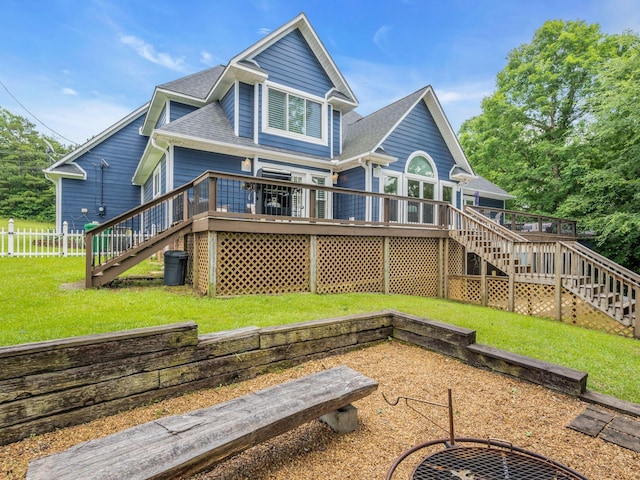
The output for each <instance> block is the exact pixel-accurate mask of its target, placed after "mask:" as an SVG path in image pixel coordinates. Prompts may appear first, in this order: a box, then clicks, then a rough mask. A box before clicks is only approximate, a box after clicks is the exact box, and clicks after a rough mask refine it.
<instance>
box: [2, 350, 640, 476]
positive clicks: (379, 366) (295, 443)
mask: <svg viewBox="0 0 640 480" xmlns="http://www.w3.org/2000/svg"><path fill="white" fill-rule="evenodd" d="M343 364H346V365H348V366H350V367H351V368H353V369H355V370H357V371H359V372H361V373H363V374H365V375H368V376H370V377H371V378H374V379H375V380H377V381H378V382H379V388H378V391H377V392H374V393H373V394H372V395H370V396H368V397H366V398H364V399H362V400H360V401H358V402H356V403H355V406H356V407H357V408H358V416H359V422H360V423H359V426H358V429H357V430H356V431H355V432H352V433H349V434H346V435H336V434H334V433H333V432H332V431H331V430H330V429H329V427H327V426H326V425H324V424H322V423H321V422H319V421H313V422H311V423H308V424H306V425H303V426H301V427H299V428H297V429H295V430H292V431H290V432H288V433H286V434H284V435H281V436H279V437H277V438H275V439H273V440H271V441H269V442H265V443H263V444H261V445H258V446H256V447H253V448H251V449H249V450H246V451H245V452H243V453H241V454H239V455H236V456H234V457H232V458H230V459H228V460H226V461H224V462H221V463H219V464H218V465H216V466H215V467H214V468H213V469H212V470H210V471H208V472H203V473H200V474H198V475H196V476H195V477H192V480H214V479H216V480H222V479H224V480H240V479H251V480H260V479H270V480H290V479H294V478H295V479H297V480H317V479H324V480H332V479H365V480H366V479H384V478H385V475H386V472H387V470H388V469H389V467H390V466H391V464H392V463H393V461H394V460H395V458H397V457H398V456H399V455H400V454H401V453H402V452H403V451H405V450H406V449H408V448H409V447H411V446H413V445H415V444H417V443H421V442H424V441H427V440H432V439H436V438H444V437H447V435H448V434H447V431H446V428H447V425H448V422H447V414H446V410H445V409H443V408H439V407H431V406H426V405H417V406H416V408H417V409H418V410H419V411H420V413H421V414H422V415H425V416H427V417H428V419H426V418H424V417H423V416H422V415H420V414H418V413H416V412H415V411H414V410H412V409H410V408H408V407H407V406H406V405H405V404H404V403H403V402H401V403H400V404H398V405H397V406H394V407H392V406H390V405H388V404H387V403H386V402H385V400H384V399H383V398H382V395H381V392H384V394H385V395H386V396H387V398H389V399H395V398H397V397H398V396H409V397H413V398H420V399H424V400H427V401H433V402H438V403H446V398H447V389H448V388H451V389H452V391H453V402H454V410H455V429H456V436H459V437H463V436H464V437H477V438H493V439H501V440H505V441H508V442H511V443H512V444H513V445H516V446H519V447H522V448H526V449H528V450H532V451H534V452H536V453H539V454H542V455H545V456H548V457H550V458H552V459H554V460H556V461H558V462H560V463H563V464H565V465H567V466H569V467H571V468H573V469H575V470H577V471H579V472H580V473H582V474H583V475H585V476H587V477H589V479H590V480H611V479H616V480H626V479H628V480H632V479H638V478H640V473H639V466H640V454H638V453H634V452H632V451H630V450H627V449H624V448H621V447H618V446H615V445H613V444H610V443H607V442H604V441H603V440H601V439H598V438H591V437H589V436H587V435H584V434H581V433H578V432H575V431H573V430H571V429H568V428H566V426H567V425H568V424H569V422H570V421H571V420H573V418H575V417H576V416H577V415H578V414H580V413H581V412H582V411H583V410H584V409H585V408H586V406H587V405H586V404H585V403H583V402H581V401H579V400H577V399H575V398H573V397H569V396H566V395H562V394H559V393H556V392H552V391H550V390H547V389H545V388H543V387H540V386H537V385H532V384H529V383H525V382H522V381H519V380H516V379H512V378H509V377H506V376H503V375H500V374H496V373H491V372H487V371H483V370H479V369H476V368H474V367H470V366H468V365H465V364H463V363H461V362H458V361H456V360H453V359H450V358H447V357H444V356H442V355H439V354H436V353H433V352H429V351H426V350H424V349H421V348H418V347H414V346H409V345H404V344H402V343H400V342H397V341H393V342H388V343H384V344H381V345H378V346H375V347H371V348H367V349H363V350H358V351H354V352H351V353H348V354H345V355H340V356H335V357H328V358H325V359H322V360H318V361H312V362H308V363H305V364H302V365H299V366H297V367H294V368H290V369H287V370H283V371H278V372H274V373H269V374H265V375H261V376H259V377H257V378H255V379H252V380H248V381H245V382H242V383H238V384H233V385H229V386H223V387H219V388H215V389H210V390H204V391H201V392H196V393H191V394H186V395H184V396H182V397H179V398H175V399H171V400H166V401H162V402H158V403H154V404H151V405H147V406H145V407H141V408H137V409H132V410H130V411H127V412H123V413H121V414H118V415H114V416H111V417H106V418H103V419H99V420H96V421H93V422H90V423H87V424H83V425H79V426H76V427H70V428H66V429H62V430H58V431H56V432H52V433H49V434H43V435H38V436H34V437H32V438H28V439H25V440H23V441H21V442H17V443H13V444H10V445H6V446H3V447H0V478H11V479H18V478H24V476H25V473H26V469H27V465H28V462H29V461H30V460H32V459H34V458H37V457H41V456H43V455H47V454H51V453H54V452H57V451H61V450H64V449H66V448H69V447H70V446H72V445H75V444H77V443H79V442H82V441H86V440H90V439H92V438H97V437H100V436H104V435H107V434H110V433H114V432H117V431H119V430H122V429H125V428H128V427H131V426H133V425H136V424H139V423H144V422H148V421H150V420H153V419H155V418H159V417H161V416H166V415H174V414H178V413H184V412H187V411H189V410H194V409H197V408H202V407H206V406H210V405H213V404H215V403H219V402H222V401H225V400H228V399H230V398H233V397H237V396H241V395H244V394H246V393H249V392H252V391H255V390H258V389H261V388H265V387H267V386H271V385H275V384H277V383H281V382H284V381H286V380H289V379H292V378H297V377H299V376H302V375H307V374H310V373H314V372H317V371H320V370H322V369H324V368H331V367H334V366H337V365H343ZM433 422H435V423H436V424H438V425H441V426H442V427H445V430H443V429H441V428H439V427H438V426H436V425H434V423H433ZM411 460H412V461H413V463H414V464H415V462H416V461H417V459H416V460H413V459H411ZM400 473H402V475H403V476H399V475H397V476H396V477H397V478H407V476H406V473H405V470H403V471H402V472H400ZM396 477H394V478H396Z"/></svg>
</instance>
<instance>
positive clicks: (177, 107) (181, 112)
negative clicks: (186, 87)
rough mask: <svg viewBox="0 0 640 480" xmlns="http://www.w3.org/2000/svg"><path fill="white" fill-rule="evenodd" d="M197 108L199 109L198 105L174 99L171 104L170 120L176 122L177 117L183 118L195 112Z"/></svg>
mask: <svg viewBox="0 0 640 480" xmlns="http://www.w3.org/2000/svg"><path fill="white" fill-rule="evenodd" d="M196 110H198V107H193V106H191V105H185V104H184V103H177V102H173V101H172V102H170V105H169V121H170V122H175V121H176V120H177V119H179V118H182V117H184V116H185V115H187V114H189V113H191V112H195V111H196Z"/></svg>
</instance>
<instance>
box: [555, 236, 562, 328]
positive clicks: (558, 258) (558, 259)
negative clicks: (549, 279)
mask: <svg viewBox="0 0 640 480" xmlns="http://www.w3.org/2000/svg"><path fill="white" fill-rule="evenodd" d="M554 267H555V272H554V273H555V281H556V292H555V293H556V294H555V300H556V320H558V321H561V320H562V252H561V249H560V243H558V242H556V244H555V266H554Z"/></svg>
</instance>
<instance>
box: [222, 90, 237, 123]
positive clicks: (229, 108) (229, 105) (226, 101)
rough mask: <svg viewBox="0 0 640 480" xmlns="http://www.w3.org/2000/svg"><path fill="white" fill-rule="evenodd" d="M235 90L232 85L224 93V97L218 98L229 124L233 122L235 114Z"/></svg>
mask: <svg viewBox="0 0 640 480" xmlns="http://www.w3.org/2000/svg"><path fill="white" fill-rule="evenodd" d="M235 92H236V90H235V88H234V87H233V86H232V87H231V88H230V89H229V91H228V92H227V93H225V94H224V97H222V99H221V100H220V105H221V106H222V110H224V113H225V114H226V115H227V118H228V119H229V122H230V123H231V125H233V124H234V115H235V111H234V110H235V98H236V94H235Z"/></svg>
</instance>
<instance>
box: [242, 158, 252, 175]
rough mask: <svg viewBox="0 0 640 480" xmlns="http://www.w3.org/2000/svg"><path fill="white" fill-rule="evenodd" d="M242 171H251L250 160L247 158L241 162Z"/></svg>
mask: <svg viewBox="0 0 640 480" xmlns="http://www.w3.org/2000/svg"><path fill="white" fill-rule="evenodd" d="M242 171H243V172H250V171H251V160H249V159H248V158H245V159H244V160H243V161H242Z"/></svg>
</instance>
